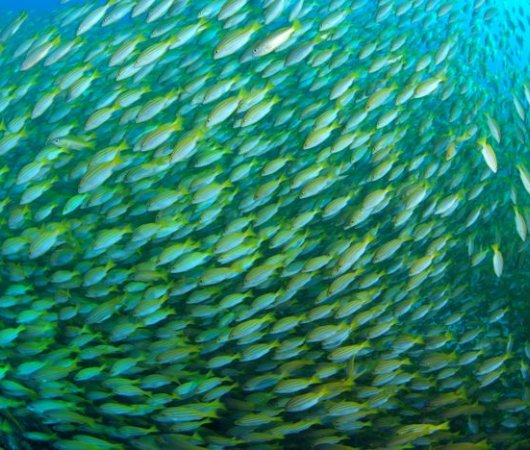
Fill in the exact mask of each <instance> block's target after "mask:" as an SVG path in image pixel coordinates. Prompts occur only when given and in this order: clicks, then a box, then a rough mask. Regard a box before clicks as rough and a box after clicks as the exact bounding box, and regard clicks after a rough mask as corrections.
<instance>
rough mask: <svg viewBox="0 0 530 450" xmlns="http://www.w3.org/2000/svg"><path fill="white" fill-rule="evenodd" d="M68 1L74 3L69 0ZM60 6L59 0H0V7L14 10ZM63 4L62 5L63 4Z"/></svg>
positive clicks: (33, 9) (40, 9)
mask: <svg viewBox="0 0 530 450" xmlns="http://www.w3.org/2000/svg"><path fill="white" fill-rule="evenodd" d="M69 3H74V2H72V1H70V2H69ZM59 6H62V4H61V1H60V0H0V9H4V10H5V9H7V10H15V11H24V10H26V11H35V10H38V11H46V10H52V9H55V8H57V7H59ZM63 6H64V5H63Z"/></svg>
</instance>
